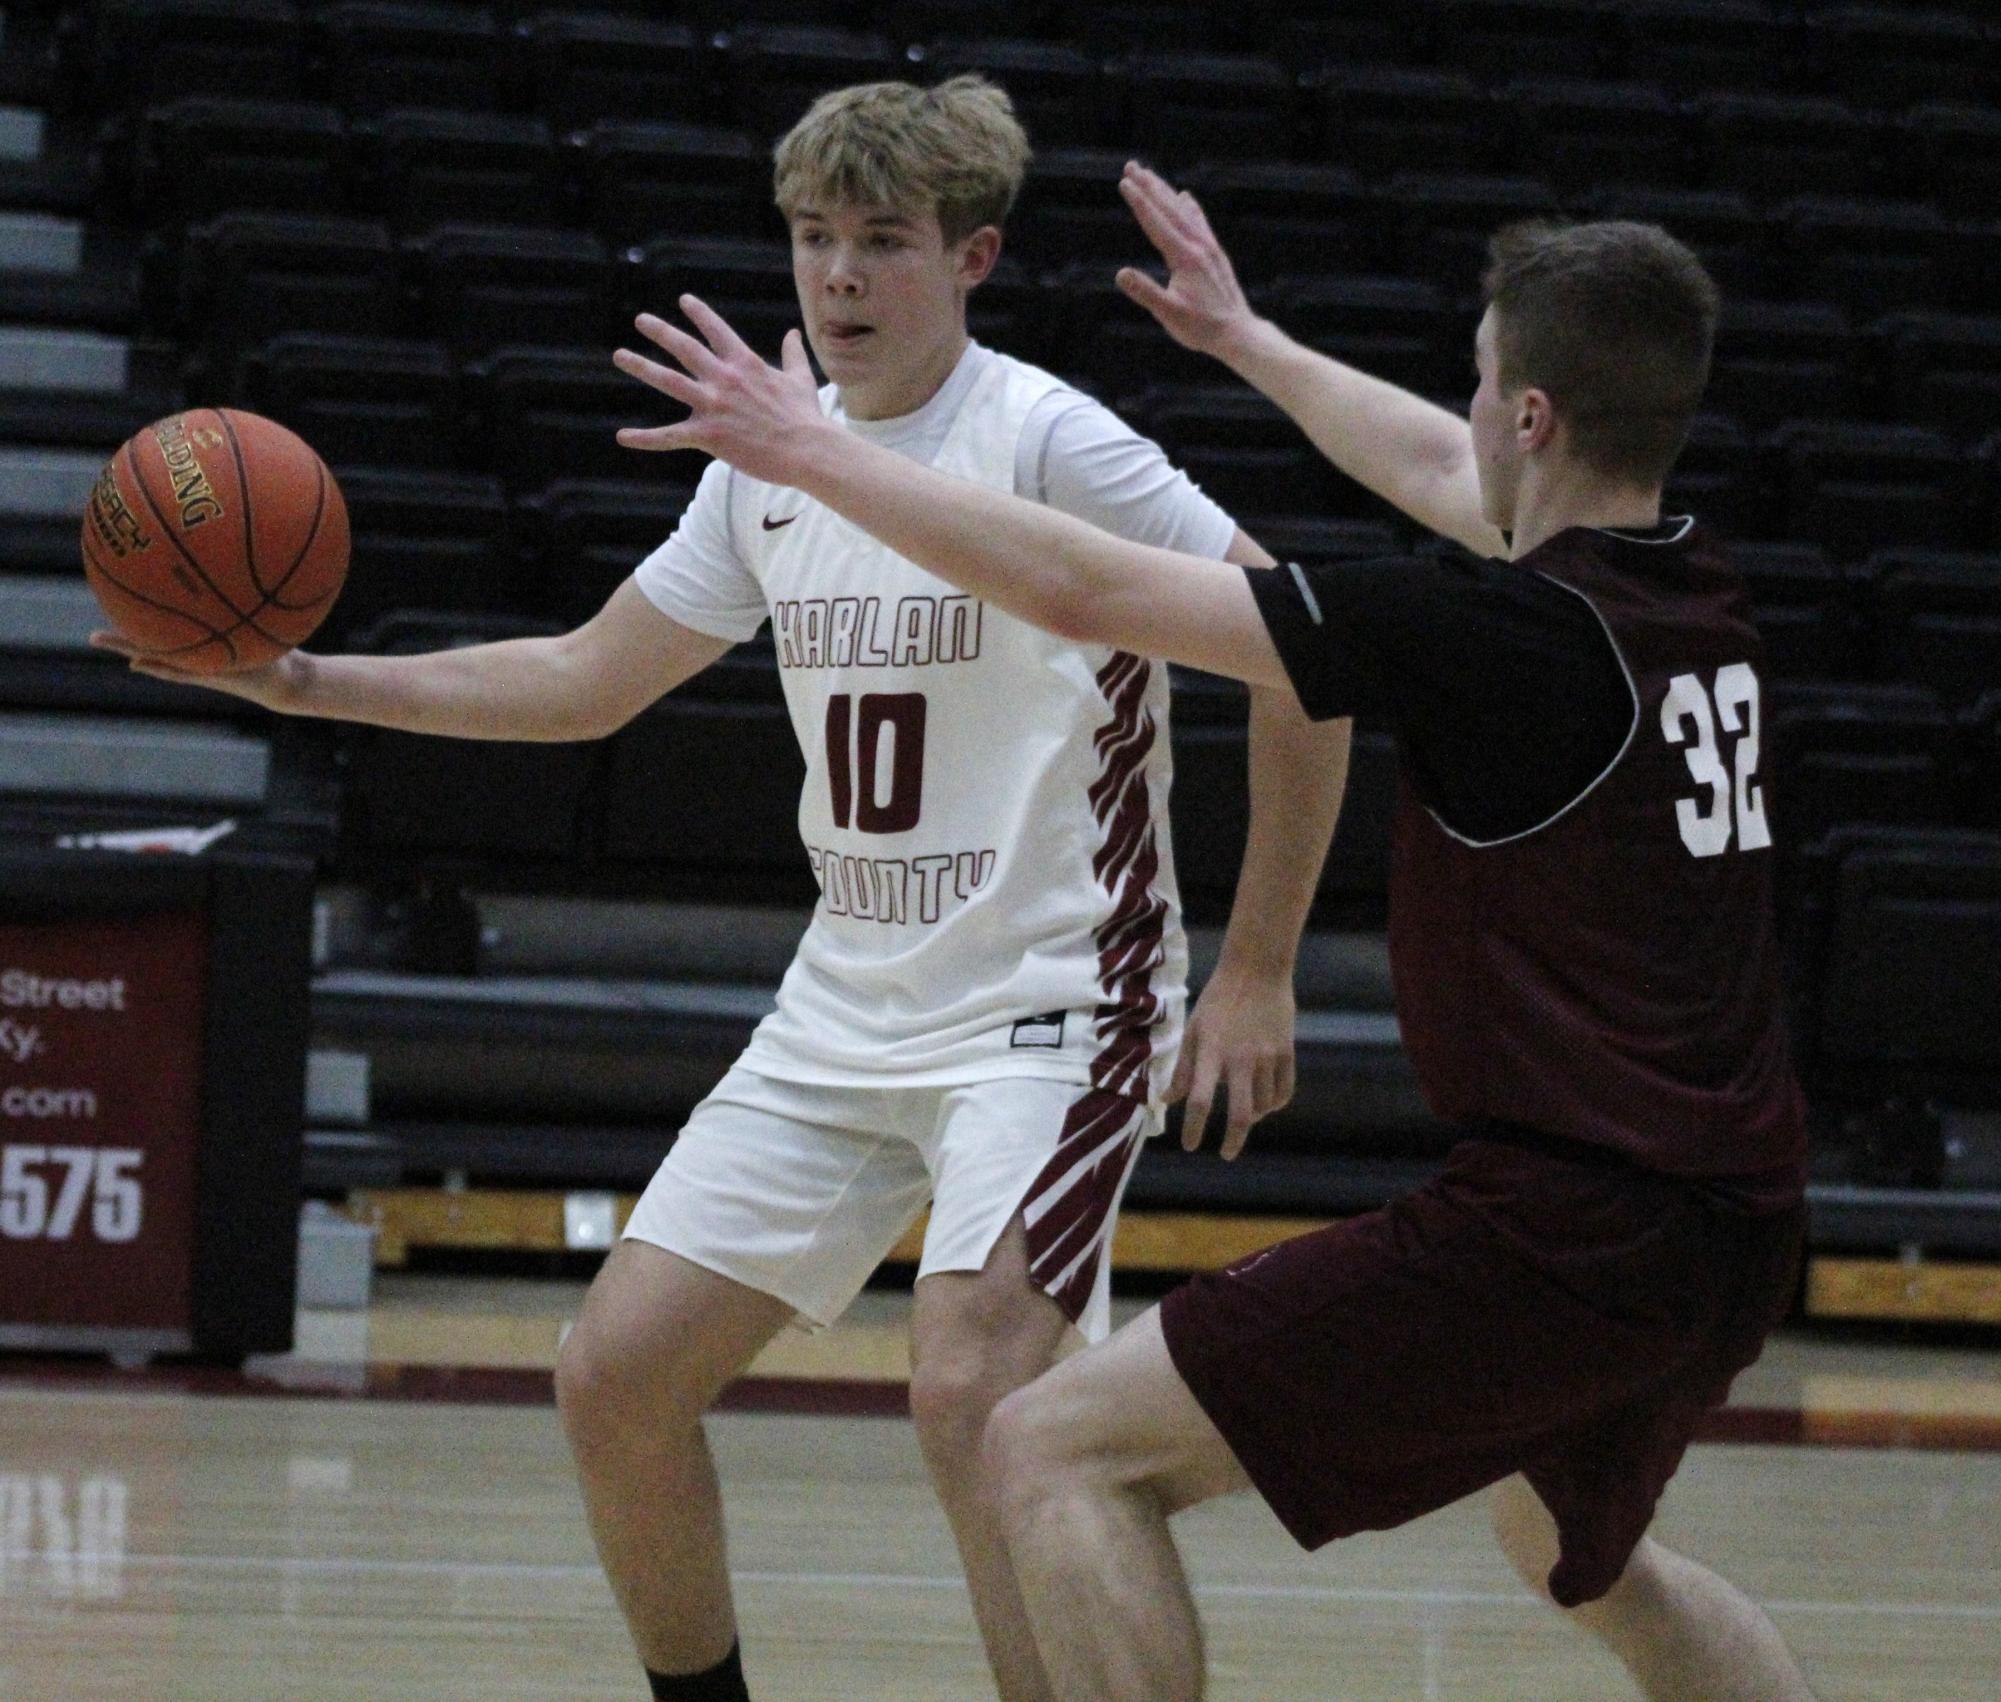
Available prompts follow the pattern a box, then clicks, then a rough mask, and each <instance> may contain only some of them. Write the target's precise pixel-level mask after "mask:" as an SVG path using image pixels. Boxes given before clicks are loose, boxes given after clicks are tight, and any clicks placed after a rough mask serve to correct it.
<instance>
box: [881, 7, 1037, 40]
mask: <svg viewBox="0 0 2001 1702" xmlns="http://www.w3.org/2000/svg"><path fill="white" fill-rule="evenodd" d="M868 9H869V8H867V7H866V5H864V6H863V7H861V8H858V10H860V11H863V12H866V11H867V10H868ZM873 11H874V15H875V16H876V17H877V19H879V20H880V22H881V25H882V29H883V32H884V33H885V34H886V35H887V36H888V37H889V39H890V40H891V41H893V42H896V43H898V44H899V45H902V46H905V47H914V46H921V45H923V44H925V43H937V42H943V41H985V40H990V39H999V38H1001V37H1007V36H1013V37H1018V38H1020V39H1022V40H1025V41H1026V40H1032V41H1048V40H1053V39H1054V37H1055V36H1056V35H1057V34H1059V33H1060V31H1059V30H1058V29H1057V23H1058V20H1057V19H1056V18H1055V17H1054V15H1053V13H1054V5H1053V0H1020V3H1019V4H1010V3H1009V0H881V3H880V4H879V5H877V6H875V7H874V8H873Z"/></svg>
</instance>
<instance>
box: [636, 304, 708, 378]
mask: <svg viewBox="0 0 2001 1702" xmlns="http://www.w3.org/2000/svg"><path fill="white" fill-rule="evenodd" d="M633 324H634V325H635V326H637V327H638V329H639V334H640V335H641V336H642V337H644V338H645V339H646V340H647V341H648V342H649V343H658V344H659V345H660V346H661V347H662V348H663V349H665V350H666V351H667V352H668V353H669V354H670V355H672V356H673V357H674V358H675V359H676V360H677V361H679V362H680V363H681V364H682V365H683V366H684V367H686V368H687V369H688V370H689V371H690V372H692V373H693V374H694V375H695V376H696V377H697V378H707V377H708V376H709V375H710V374H711V373H713V372H714V371H715V370H716V369H717V368H718V367H720V366H721V365H722V362H721V360H720V359H718V358H717V355H716V352H715V350H713V349H712V348H710V347H709V345H708V344H707V343H705V342H703V341H702V339H701V338H699V337H691V336H690V335H689V334H688V333H687V332H686V331H683V330H682V329H681V327H680V326H678V325H670V324H668V323H667V321H666V320H664V319H662V318H661V317H660V315H659V314H657V313H642V314H641V315H640V316H639V317H638V318H637V319H635V320H634V321H633Z"/></svg>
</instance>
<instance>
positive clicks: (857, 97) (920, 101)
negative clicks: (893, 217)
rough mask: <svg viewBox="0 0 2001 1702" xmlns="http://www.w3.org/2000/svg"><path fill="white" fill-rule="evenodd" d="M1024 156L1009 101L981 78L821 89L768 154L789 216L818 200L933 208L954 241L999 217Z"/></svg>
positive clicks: (1017, 184) (1024, 142) (1017, 182)
mask: <svg viewBox="0 0 2001 1702" xmlns="http://www.w3.org/2000/svg"><path fill="white" fill-rule="evenodd" d="M1028 160H1029V148H1028V137H1027V135H1026V134H1025V133H1024V132H1023V130H1022V128H1021V125H1020V123H1019V122H1018V121H1017V120H1016V118H1015V116H1014V103H1013V102H1012V101H1010V100H1009V99H1008V98H1007V91H1006V90H1004V89H1001V88H999V87H997V86H996V85H994V84H992V83H990V82H988V81H987V80H986V78H984V77H979V76H973V75H970V74H969V75H966V76H962V77H953V78H950V79H949V80H947V81H945V82H942V83H939V84H937V85H936V86H935V87H933V88H928V89H920V88H919V87H918V86H917V85H916V84H915V83H860V84H857V85H856V86H855V87H853V88H849V89H836V90H834V91H833V93H831V94H825V95H822V96H821V97H820V98H819V99H818V100H816V101H815V102H814V103H813V104H812V106H811V107H809V108H808V109H807V112H806V116H805V117H804V118H802V119H800V120H799V122H798V123H797V124H795V125H793V127H792V129H791V130H790V131H789V132H788V133H787V134H786V136H785V138H784V139H783V140H782V141H781V142H780V143H779V144H778V147H777V150H776V152H775V153H774V155H773V162H774V165H775V167H776V170H775V171H774V173H773V189H774V191H775V198H776V200H777V202H778V210H779V211H780V212H782V213H783V214H784V215H785V216H786V217H787V218H788V219H789V218H791V217H792V215H793V213H794V212H795V211H796V210H797V209H798V208H800V207H802V206H807V205H810V204H812V203H814V202H817V201H829V202H835V203H840V204H844V205H852V206H864V207H904V208H912V207H923V208H926V209H929V208H934V207H935V208H936V209H937V213H938V224H939V226H940V228H941V229H942V230H943V231H944V233H945V240H946V241H947V242H957V241H959V240H960V239H961V238H962V237H968V236H971V235H972V234H973V232H974V231H976V230H978V229H980V228H981V226H983V225H998V224H1000V223H1001V221H1002V220H1004V219H1005V218H1006V217H1007V215H1008V210H1009V209H1010V208H1011V207H1012V206H1013V205H1014V198H1015V196H1016V195H1017V194H1018V193H1020V190H1021V180H1022V176H1023V174H1024V173H1025V172H1026V171H1027V170H1028Z"/></svg>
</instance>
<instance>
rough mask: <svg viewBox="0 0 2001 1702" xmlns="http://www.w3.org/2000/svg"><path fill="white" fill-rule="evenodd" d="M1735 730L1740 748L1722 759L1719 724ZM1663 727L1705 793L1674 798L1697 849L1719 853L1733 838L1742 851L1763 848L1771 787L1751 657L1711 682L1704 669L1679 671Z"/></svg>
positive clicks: (1768, 839)
mask: <svg viewBox="0 0 2001 1702" xmlns="http://www.w3.org/2000/svg"><path fill="white" fill-rule="evenodd" d="M1712 705H1713V707H1712ZM1719 727H1720V728H1721V730H1722V731H1723V732H1725V733H1728V734H1732V735H1734V736H1735V739H1736V748H1735V749H1734V750H1733V751H1732V752H1731V763H1730V767H1729V768H1725V767H1724V765H1723V758H1722V754H1721V752H1720V750H1719V748H1718V745H1717V731H1718V729H1719ZM1661 734H1662V736H1663V737H1665V738H1666V740H1667V742H1668V743H1669V744H1670V745H1674V746H1676V747H1681V746H1686V747H1687V748H1686V749H1685V750H1683V751H1682V756H1683V759H1684V760H1685V761H1686V762H1687V763H1688V772H1689V773H1690V774H1691V775H1692V776H1693V777H1694V779H1695V783H1696V784H1697V785H1698V786H1704V787H1707V788H1708V791H1709V796H1708V798H1707V800H1705V799H1704V798H1703V797H1701V796H1700V795H1697V796H1696V797H1693V798H1678V799H1676V800H1675V806H1674V814H1675V821H1676V823H1677V824H1678V825H1679V826H1680V828H1681V842H1682V844H1684V845H1686V846H1687V847H1688V852H1689V855H1690V856H1691V857H1720V856H1722V854H1723V853H1724V852H1725V851H1728V850H1729V849H1730V844H1731V841H1732V840H1733V839H1734V840H1735V841H1736V843H1737V848H1738V849H1739V850H1741V851H1762V850H1764V849H1765V848H1766V847H1767V846H1769V845H1770V844H1771V843H1772V830H1771V828H1770V827H1769V826H1767V825H1766V822H1765V794H1764V789H1763V788H1762V787H1761V786H1759V784H1758V781H1757V774H1758V676H1757V674H1756V673H1754V672H1753V671H1752V668H1751V664H1750V663H1749V662H1732V663H1731V664H1730V665H1729V666H1728V667H1727V668H1719V669H1717V670H1716V680H1715V683H1714V685H1713V686H1705V685H1704V684H1703V683H1702V676H1701V675H1699V674H1677V675H1675V677H1674V678H1673V679H1672V680H1670V681H1669V682H1668V692H1667V697H1666V699H1665V700H1664V701H1663V702H1662V704H1661Z"/></svg>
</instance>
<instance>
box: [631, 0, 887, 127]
mask: <svg viewBox="0 0 2001 1702" xmlns="http://www.w3.org/2000/svg"><path fill="white" fill-rule="evenodd" d="M897 70H898V64H897V60H896V58H895V56H894V55H893V54H892V52H891V50H890V45H889V38H888V37H887V36H883V35H878V34H876V33H875V32H873V31H867V30H839V29H790V28H779V27H772V26H766V25H762V24H760V25H755V26H753V27H751V28H749V29H742V30H738V31H737V32H736V33H735V34H734V35H733V36H732V37H731V38H730V42H729V78H728V82H729V90H730V112H729V116H730V119H731V121H732V122H733V123H736V124H739V125H741V126H742V127H743V128H745V129H747V130H749V131H751V132H752V133H753V134H754V135H757V136H761V137H763V138H765V139H766V140H775V139H776V138H777V137H779V136H780V135H782V134H783V133H784V132H785V131H787V130H789V129H790V128H791V127H792V125H793V124H794V123H795V122H797V120H798V119H799V117H800V115H801V114H802V113H804V112H805V110H806V108H807V107H809V106H811V105H812V104H813V102H814V101H815V100H816V99H818V98H819V97H820V96H821V95H823V94H825V93H826V92H827V91H828V90H829V89H838V88H844V87H846V86H847V85H848V84H850V83H873V82H879V81H881V80H882V79H883V78H885V77H893V76H895V75H896V74H897ZM662 116H663V117H665V116H671V115H668V114H662Z"/></svg>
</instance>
